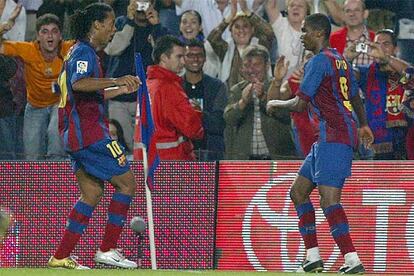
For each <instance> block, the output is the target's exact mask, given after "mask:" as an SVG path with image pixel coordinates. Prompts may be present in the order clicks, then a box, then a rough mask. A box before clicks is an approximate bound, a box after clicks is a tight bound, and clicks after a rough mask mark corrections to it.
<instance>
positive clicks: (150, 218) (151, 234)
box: [142, 146, 157, 270]
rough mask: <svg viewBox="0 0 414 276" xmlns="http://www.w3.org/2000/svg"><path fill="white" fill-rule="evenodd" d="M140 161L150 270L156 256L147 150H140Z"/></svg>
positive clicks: (154, 266) (155, 262) (153, 266)
mask: <svg viewBox="0 0 414 276" xmlns="http://www.w3.org/2000/svg"><path fill="white" fill-rule="evenodd" d="M142 159H143V162H144V179H145V199H146V201H147V219H148V234H149V242H150V253H151V268H152V269H153V270H156V269H157V255H156V248H155V235H154V217H153V215H152V196H151V190H150V189H149V188H148V182H147V181H148V158H147V148H146V147H145V146H144V147H143V148H142Z"/></svg>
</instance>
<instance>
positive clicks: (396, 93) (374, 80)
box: [346, 29, 409, 160]
mask: <svg viewBox="0 0 414 276" xmlns="http://www.w3.org/2000/svg"><path fill="white" fill-rule="evenodd" d="M368 45H369V47H370V49H369V51H368V55H370V56H371V57H372V58H373V59H374V62H373V63H372V64H370V65H365V66H358V67H357V68H358V70H359V71H358V74H357V75H358V77H359V83H360V87H361V89H362V90H363V91H364V94H365V95H366V100H365V109H366V113H367V118H368V124H369V127H370V128H371V129H372V132H373V134H374V138H375V140H374V143H373V144H372V148H373V150H374V153H375V155H374V158H375V159H386V160H392V159H394V160H401V159H405V156H406V150H405V136H406V128H407V120H406V118H405V115H404V113H403V112H401V109H400V105H401V100H402V98H403V95H404V89H405V88H406V87H405V85H402V84H401V83H399V80H400V78H401V75H402V73H403V71H404V70H405V69H407V67H408V66H409V64H408V63H406V62H404V61H403V60H400V59H398V58H396V57H395V54H396V52H397V38H396V36H395V34H394V32H393V31H391V30H387V29H385V30H380V31H378V32H377V33H376V35H375V38H374V43H371V42H368ZM355 48H356V47H355V44H353V45H351V46H350V47H349V48H347V49H346V51H347V57H348V58H349V59H350V60H353V59H355V58H356V57H357V56H358V54H360V53H358V52H356V49H355Z"/></svg>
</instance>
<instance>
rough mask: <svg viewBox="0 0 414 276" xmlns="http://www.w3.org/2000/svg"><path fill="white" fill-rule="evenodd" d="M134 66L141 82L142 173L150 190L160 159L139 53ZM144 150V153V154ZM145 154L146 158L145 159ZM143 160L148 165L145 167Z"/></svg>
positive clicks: (139, 100) (139, 96) (152, 187)
mask: <svg viewBox="0 0 414 276" xmlns="http://www.w3.org/2000/svg"><path fill="white" fill-rule="evenodd" d="M135 68H136V74H137V76H138V77H139V78H140V80H141V82H142V84H141V86H140V87H139V89H138V102H139V113H140V114H139V117H140V120H141V122H140V125H141V142H142V144H143V148H142V151H143V156H144V173H146V175H145V176H146V180H147V185H148V188H149V189H150V190H151V191H152V190H153V189H154V174H155V171H156V169H157V167H158V165H159V163H160V159H159V156H158V153H157V148H156V145H155V141H154V139H152V137H153V135H154V131H155V128H154V122H153V120H152V114H151V105H150V99H149V94H148V88H147V81H146V76H145V71H144V66H143V64H142V57H141V54H140V53H136V54H135ZM144 152H145V153H146V154H144ZM145 156H146V157H147V158H148V160H145V159H146V158H145ZM145 161H147V163H148V165H147V168H145Z"/></svg>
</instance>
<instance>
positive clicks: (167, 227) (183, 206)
mask: <svg viewBox="0 0 414 276" xmlns="http://www.w3.org/2000/svg"><path fill="white" fill-rule="evenodd" d="M215 166H216V164H215V163H201V162H200V163H195V162H193V163H191V162H186V163H185V162H165V163H162V164H161V166H160V168H159V169H158V171H157V173H156V178H155V181H156V184H155V185H156V186H155V191H154V193H153V197H152V199H153V211H154V224H155V237H156V246H157V264H158V267H159V268H176V269H180V268H191V269H207V268H211V267H212V266H213V250H214V218H215V213H214V212H215V179H216V168H215ZM132 169H133V171H134V173H135V176H136V180H137V183H138V191H137V196H136V198H135V199H134V201H133V205H132V206H131V209H130V212H129V216H128V220H127V222H128V223H129V221H130V219H131V218H132V217H133V216H142V217H143V218H144V219H145V220H146V203H145V197H144V186H143V173H142V165H141V163H134V164H133V166H132ZM112 193H113V189H112V187H111V186H110V185H109V184H107V185H106V191H105V196H104V198H103V199H102V201H101V203H100V205H99V206H98V207H97V209H96V210H95V212H94V215H93V218H92V219H91V221H90V225H89V227H88V228H87V230H86V232H85V234H84V236H83V237H82V239H81V241H80V243H79V244H78V246H77V247H76V249H75V251H74V252H73V254H74V255H77V256H78V257H79V261H80V263H82V264H84V265H88V266H94V262H93V256H94V254H95V252H96V250H97V249H98V247H99V245H100V242H101V239H102V236H103V231H104V228H105V224H106V217H107V216H106V213H107V209H108V205H109V201H110V197H111V194H112ZM78 197H79V191H78V188H77V184H76V180H75V177H74V175H73V173H72V170H71V168H70V164H69V163H68V162H0V206H4V207H7V208H9V209H10V210H11V211H12V212H13V214H14V217H15V223H14V224H13V226H12V227H11V229H10V233H9V235H8V237H7V238H6V239H5V241H4V244H3V246H0V267H28V266H29V267H43V266H45V265H46V263H47V261H48V258H49V257H50V256H51V255H52V254H53V253H54V251H55V250H56V247H57V246H58V243H59V241H60V239H61V236H62V234H63V230H64V227H65V224H66V217H67V214H68V213H69V211H70V210H71V208H72V206H73V205H74V203H75V202H76V201H77V199H78ZM119 246H120V247H122V248H123V249H124V253H125V255H126V256H128V257H130V258H131V259H132V260H135V261H137V259H138V246H139V245H138V238H137V237H136V236H135V235H134V234H133V233H132V231H131V230H130V229H129V227H128V226H126V227H125V231H124V232H123V234H122V236H121V240H120V242H119ZM143 248H144V257H143V260H142V264H143V267H146V268H148V267H151V266H150V260H149V259H150V258H149V256H150V253H149V241H148V236H147V235H145V239H144V244H143Z"/></svg>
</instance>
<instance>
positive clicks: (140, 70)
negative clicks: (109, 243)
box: [135, 53, 157, 270]
mask: <svg viewBox="0 0 414 276" xmlns="http://www.w3.org/2000/svg"><path fill="white" fill-rule="evenodd" d="M135 70H136V73H137V76H138V77H139V78H140V79H141V82H142V85H141V86H140V88H139V90H138V105H139V112H140V114H139V115H140V119H141V120H142V119H143V116H142V112H143V110H144V109H145V114H146V117H149V118H151V119H149V120H148V121H147V122H146V123H147V124H148V123H149V121H150V122H151V123H150V124H151V125H152V124H153V123H152V116H151V108H148V107H149V99H148V89H147V82H146V76H145V71H144V67H143V64H142V57H141V54H140V53H136V54H135ZM142 98H144V102H145V104H144V106H141V105H142V104H143V102H142ZM147 109H149V110H147ZM143 126H144V124H143V123H141V140H142V142H143V147H142V160H143V165H144V180H145V199H146V203H147V220H148V235H149V242H150V253H151V268H152V269H153V270H156V269H157V257H156V247H155V235H154V217H153V212H152V195H151V189H150V186H149V185H150V183H149V165H148V151H149V150H151V149H153V147H154V146H155V145H151V143H150V142H149V141H148V136H146V138H145V141H144V138H143V137H142V135H143V134H144V131H143ZM146 127H147V129H148V125H147V126H146ZM152 131H153V129H152V130H150V132H152ZM147 134H148V133H147ZM150 154H151V153H150ZM151 160H152V159H151ZM151 162H152V161H151ZM151 166H153V164H151ZM151 168H152V167H151ZM152 174H153V172H151V177H152ZM152 184H153V183H151V185H152Z"/></svg>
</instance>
